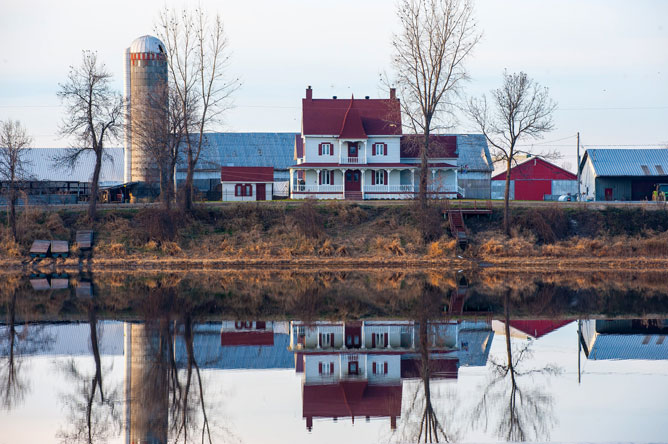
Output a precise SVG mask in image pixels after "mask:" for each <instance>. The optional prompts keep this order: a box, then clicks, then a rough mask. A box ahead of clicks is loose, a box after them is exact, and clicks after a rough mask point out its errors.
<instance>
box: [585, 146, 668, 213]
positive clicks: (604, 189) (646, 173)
mask: <svg viewBox="0 0 668 444" xmlns="http://www.w3.org/2000/svg"><path fill="white" fill-rule="evenodd" d="M580 177H581V185H580V191H581V193H582V200H597V201H603V200H607V201H611V200H619V201H642V200H652V192H653V191H654V189H655V187H656V185H658V184H668V149H665V148H664V149H656V148H651V149H639V148H636V149H598V148H596V149H588V150H587V151H586V152H585V154H584V156H583V158H582V161H581V162H580Z"/></svg>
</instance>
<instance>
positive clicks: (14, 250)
mask: <svg viewBox="0 0 668 444" xmlns="http://www.w3.org/2000/svg"><path fill="white" fill-rule="evenodd" d="M0 256H4V257H19V256H21V246H20V245H19V244H18V243H17V242H16V241H15V240H14V237H13V236H12V234H11V231H10V230H9V228H6V227H0Z"/></svg>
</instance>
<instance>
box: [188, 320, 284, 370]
mask: <svg viewBox="0 0 668 444" xmlns="http://www.w3.org/2000/svg"><path fill="white" fill-rule="evenodd" d="M216 328H217V331H198V332H197V333H196V334H195V336H194V340H193V349H194V351H195V359H196V360H197V364H198V365H199V367H200V368H217V369H272V368H283V369H287V368H294V367H295V358H294V355H293V354H292V352H290V351H289V350H288V346H289V345H290V336H289V335H287V334H281V333H274V345H271V346H267V345H233V346H225V347H223V346H221V345H220V324H217V325H216ZM175 353H176V363H177V365H178V366H179V367H180V368H182V367H184V366H185V364H186V362H187V353H186V348H185V343H184V342H183V339H182V338H181V337H179V338H178V339H177V341H176V344H175Z"/></svg>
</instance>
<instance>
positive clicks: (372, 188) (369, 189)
mask: <svg viewBox="0 0 668 444" xmlns="http://www.w3.org/2000/svg"><path fill="white" fill-rule="evenodd" d="M412 188H413V187H412V185H410V184H408V185H366V186H365V187H364V192H365V193H411V192H412Z"/></svg>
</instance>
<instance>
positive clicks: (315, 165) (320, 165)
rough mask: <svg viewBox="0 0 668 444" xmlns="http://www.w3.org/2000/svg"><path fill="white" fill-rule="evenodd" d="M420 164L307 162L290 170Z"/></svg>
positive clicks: (395, 166) (357, 168)
mask: <svg viewBox="0 0 668 444" xmlns="http://www.w3.org/2000/svg"><path fill="white" fill-rule="evenodd" d="M429 165H431V166H452V165H449V164H447V163H443V164H431V163H430V164H429ZM419 167H420V165H418V164H411V163H366V164H361V163H334V162H331V163H328V162H306V163H300V164H297V165H291V166H289V167H288V168H292V169H301V168H336V169H340V168H346V169H348V170H359V169H363V168H365V169H370V168H419Z"/></svg>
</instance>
